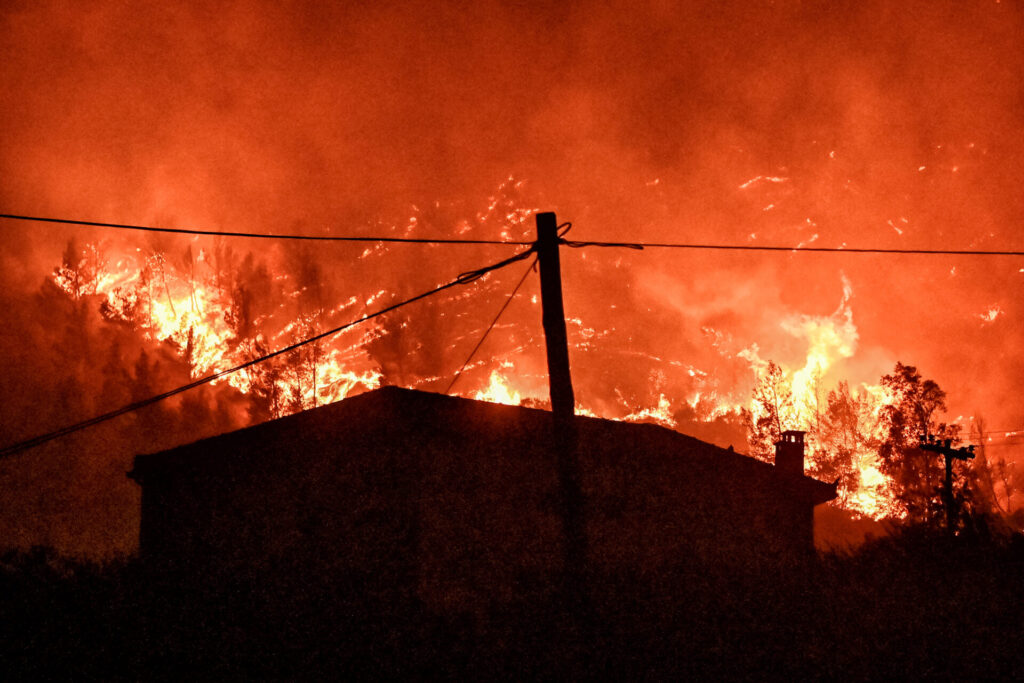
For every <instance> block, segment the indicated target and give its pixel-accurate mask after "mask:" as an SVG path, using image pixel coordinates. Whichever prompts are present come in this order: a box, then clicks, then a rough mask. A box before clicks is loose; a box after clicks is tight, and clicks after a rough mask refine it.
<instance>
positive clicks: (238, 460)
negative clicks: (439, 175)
mask: <svg viewBox="0 0 1024 683" xmlns="http://www.w3.org/2000/svg"><path fill="white" fill-rule="evenodd" d="M513 410H514V409H513ZM513 415H515V414H514V413H513ZM366 424H369V425H374V424H378V425H381V424H383V425H386V427H379V428H373V427H367V426H365V425H366ZM549 424H550V421H549V420H545V421H543V422H540V423H538V424H535V425H526V426H525V427H524V425H523V424H521V423H518V422H517V421H516V420H514V419H507V418H506V417H503V416H502V415H501V414H498V415H497V416H495V415H494V412H493V410H491V409H488V410H487V411H484V412H483V413H482V415H481V414H476V415H474V414H467V415H464V416H460V415H456V416H454V417H451V416H450V417H448V418H446V419H444V420H438V419H436V417H434V416H432V415H427V416H416V415H414V414H406V415H405V416H404V419H403V420H402V421H401V422H400V423H387V422H386V421H380V420H377V421H368V422H361V423H359V424H350V425H348V426H347V427H345V428H344V429H340V428H339V429H336V430H334V431H332V432H331V433H329V434H328V433H321V436H319V437H317V438H313V439H310V438H309V437H308V436H306V435H308V434H310V433H311V430H309V429H308V428H304V427H303V426H302V425H301V423H296V424H295V425H294V429H293V430H292V431H289V430H288V429H284V428H283V427H279V428H277V429H275V430H273V431H271V430H266V431H264V432H263V433H262V434H261V433H257V434H255V435H249V436H247V440H239V439H233V440H230V441H222V442H214V443H208V444H204V445H203V449H204V451H203V452H201V453H200V456H201V457H198V458H193V460H194V467H193V468H192V469H191V470H189V468H179V470H178V471H177V472H176V473H175V474H168V473H161V474H160V475H159V476H151V477H149V478H148V480H147V481H146V483H145V484H144V486H143V501H142V506H143V510H142V513H143V514H142V530H141V546H142V552H143V554H144V556H147V557H149V558H153V559H158V560H164V561H167V560H172V561H174V562H177V563H178V564H185V565H187V566H188V567H190V568H191V569H192V570H200V571H210V570H211V568H212V570H215V571H225V572H246V573H253V572H254V573H257V574H260V573H262V574H265V575H266V576H269V577H276V578H281V577H289V579H290V580H293V581H297V582H301V581H338V580H349V579H351V578H352V577H355V576H361V577H362V579H360V580H364V581H376V582H377V585H378V586H379V587H387V586H398V585H405V586H408V587H410V588H411V589H414V590H415V591H416V592H417V593H418V595H419V596H420V597H421V598H422V599H424V600H426V601H427V602H428V603H429V604H432V605H434V606H436V607H439V608H447V609H466V608H469V607H471V606H472V605H475V604H476V605H479V604H482V603H484V602H486V601H489V600H495V599H496V600H506V599H510V598H511V597H513V595H515V594H516V593H517V592H518V591H519V590H520V588H521V586H523V585H524V582H528V581H529V580H530V578H531V577H533V576H537V575H543V574H547V573H550V572H551V571H553V570H557V569H559V568H560V567H561V563H562V541H561V539H562V528H561V518H560V491H559V487H558V481H557V477H556V474H555V473H556V468H555V462H554V456H553V454H552V452H551V451H550V449H549V448H548V447H547V446H546V444H548V443H549V442H550V439H549V438H547V437H546V436H545V434H544V429H545V428H547V427H546V425H549ZM630 427H634V428H633V429H630V430H628V431H626V432H625V433H628V434H629V435H630V437H632V438H630V439H623V438H622V434H623V433H624V430H622V429H621V426H618V427H617V426H614V425H613V426H611V427H607V428H606V427H604V426H602V425H600V424H597V423H594V424H591V425H590V429H589V430H587V431H585V433H584V434H582V435H581V440H580V443H579V452H578V454H579V461H580V469H581V471H582V473H583V476H582V482H581V483H582V489H583V493H584V496H585V500H586V503H585V517H586V529H587V539H588V544H589V558H590V561H591V562H592V563H593V564H594V566H595V567H600V568H602V569H607V570H618V569H629V570H631V571H633V570H637V571H644V572H656V571H658V570H659V569H660V568H663V567H669V566H672V565H677V564H680V563H687V562H715V563H721V562H723V561H728V562H738V563H744V562H747V561H752V560H760V559H763V558H765V557H782V556H787V555H793V554H800V553H804V552H811V551H812V548H813V507H812V506H811V504H810V503H809V502H805V501H802V500H801V499H800V497H799V496H798V495H793V494H790V493H787V492H786V491H779V490H778V486H779V480H778V478H777V477H774V476H772V475H773V470H772V469H771V468H769V467H765V466H763V465H760V464H756V463H745V462H743V461H742V460H741V461H737V462H739V463H740V464H741V465H748V464H749V465H751V466H744V467H740V466H738V465H737V464H736V463H735V462H733V463H729V462H727V461H725V460H723V459H722V458H723V457H725V456H723V455H721V454H720V453H721V452H720V451H718V450H717V449H713V447H710V446H706V445H699V446H695V448H696V450H694V451H693V452H685V451H684V452H680V451H679V450H678V448H676V449H675V450H671V451H670V450H667V449H666V448H665V443H664V438H665V437H664V430H661V431H656V430H643V429H640V430H637V429H635V426H630ZM675 443H676V442H675V441H673V444H675ZM694 443H695V444H699V442H694ZM218 444H219V445H220V446H221V447H225V446H228V445H229V446H230V447H231V448H230V452H224V451H220V452H218V448H217V447H218ZM702 449H703V450H702ZM707 449H711V450H707ZM188 471H191V472H193V473H192V474H189V473H188ZM344 577H348V578H344Z"/></svg>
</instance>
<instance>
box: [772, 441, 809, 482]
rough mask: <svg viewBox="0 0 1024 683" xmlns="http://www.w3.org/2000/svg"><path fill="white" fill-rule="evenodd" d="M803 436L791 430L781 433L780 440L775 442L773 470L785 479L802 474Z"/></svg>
mask: <svg viewBox="0 0 1024 683" xmlns="http://www.w3.org/2000/svg"><path fill="white" fill-rule="evenodd" d="M804 434H805V432H802V431H799V430H795V429H791V430H787V431H785V432H782V438H781V439H779V440H778V441H776V442H775V469H776V470H777V471H778V472H779V474H782V475H783V476H787V477H797V476H800V475H802V474H803V473H804Z"/></svg>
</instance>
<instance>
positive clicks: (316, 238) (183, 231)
mask: <svg viewBox="0 0 1024 683" xmlns="http://www.w3.org/2000/svg"><path fill="white" fill-rule="evenodd" d="M0 218H6V219H8V220H18V221H34V222H37V223H59V224H62V225H77V226H83V227H96V228H111V229H114V230H137V231H142V232H165V233H174V234H180V235H210V236H213V237H249V238H255V239H273V240H305V241H313V242H390V243H395V242H397V243H403V244H503V245H513V246H528V245H530V244H533V243H532V242H510V241H502V240H471V239H447V238H417V237H374V236H368V237H353V236H337V235H288V234H270V233H262V232H230V231H219V230H197V229H191V228H156V227H153V226H150V225H130V224H125V223H100V222H98V221H80V220H71V219H66V218H44V217H41V216H21V215H17V214H10V213H3V214H0Z"/></svg>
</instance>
